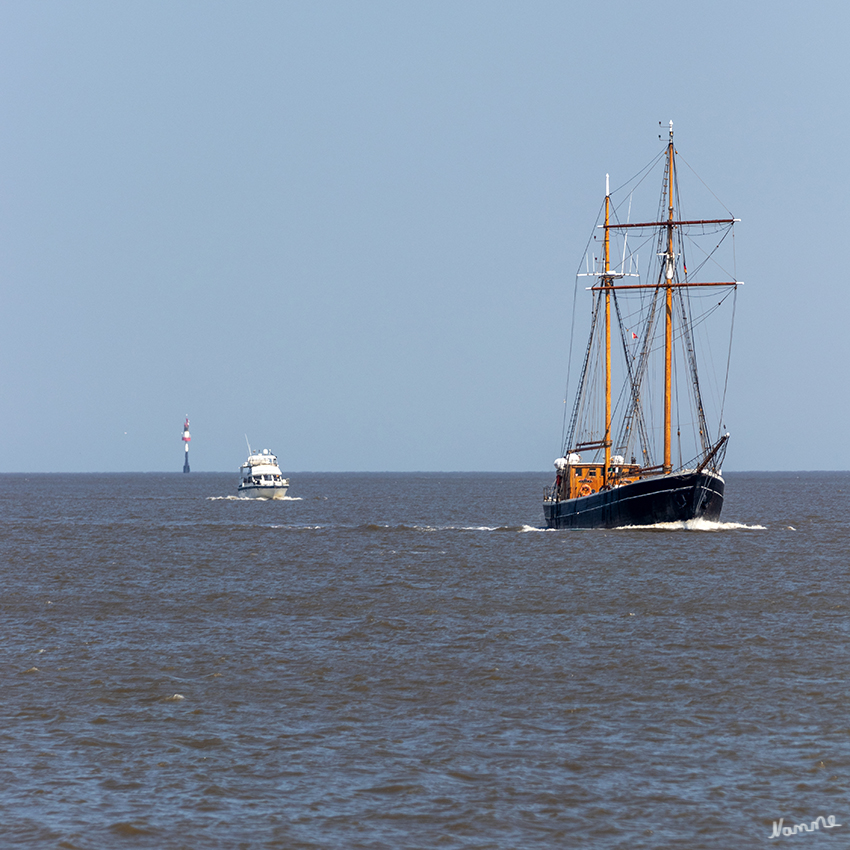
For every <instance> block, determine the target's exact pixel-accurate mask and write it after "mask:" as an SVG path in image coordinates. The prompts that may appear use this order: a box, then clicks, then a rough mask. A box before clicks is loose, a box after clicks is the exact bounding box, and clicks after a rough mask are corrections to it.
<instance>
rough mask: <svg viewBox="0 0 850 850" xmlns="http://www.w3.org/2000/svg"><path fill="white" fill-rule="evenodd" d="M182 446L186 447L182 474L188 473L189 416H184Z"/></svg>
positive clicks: (190, 436)
mask: <svg viewBox="0 0 850 850" xmlns="http://www.w3.org/2000/svg"><path fill="white" fill-rule="evenodd" d="M181 439H182V440H183V445H184V446H185V447H186V454H185V460H184V461H183V472H188V471H189V441H190V440H191V439H192V435H191V434H190V433H189V416H188V414H187V415H186V421H185V422H184V423H183V437H182V438H181Z"/></svg>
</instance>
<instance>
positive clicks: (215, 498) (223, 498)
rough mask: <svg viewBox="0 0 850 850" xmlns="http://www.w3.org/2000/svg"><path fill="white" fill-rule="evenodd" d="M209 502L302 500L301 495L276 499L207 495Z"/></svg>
mask: <svg viewBox="0 0 850 850" xmlns="http://www.w3.org/2000/svg"><path fill="white" fill-rule="evenodd" d="M207 501H208V502H301V501H303V499H302V497H301V496H278V497H277V498H275V499H252V498H251V497H250V496H207Z"/></svg>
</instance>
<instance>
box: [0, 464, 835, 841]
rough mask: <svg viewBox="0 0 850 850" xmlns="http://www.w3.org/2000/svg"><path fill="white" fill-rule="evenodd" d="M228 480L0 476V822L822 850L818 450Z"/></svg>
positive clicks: (211, 834) (26, 833)
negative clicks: (644, 505) (673, 493)
mask: <svg viewBox="0 0 850 850" xmlns="http://www.w3.org/2000/svg"><path fill="white" fill-rule="evenodd" d="M235 478H236V476H235V475H225V474H198V473H192V474H191V475H181V474H180V473H176V474H162V475H156V474H148V475H55V476H54V475H30V476H27V475H2V476H0V511H2V513H1V514H0V637H2V649H3V653H2V667H0V686H1V687H0V711H2V726H0V756H2V758H0V847H31V848H42V847H56V848H103V847H134V848H136V847H137V848H219V847H220V848H236V847H280V848H532V847H546V848H548V847H552V848H562V847H568V848H571V847H576V848H666V847H677V848H682V847H686V848H689V850H702V849H703V848H704V849H705V850H709V848H711V850H714V848H727V847H729V848H732V847H734V848H750V847H753V848H757V847H767V846H772V845H783V844H792V843H794V844H796V845H799V846H806V847H809V848H812V847H815V846H818V847H821V846H826V845H827V844H828V845H829V846H830V847H846V846H850V802H848V791H850V719H849V718H850V715H848V711H850V685H848V678H847V674H848V662H849V661H850V619H848V614H850V590H848V561H850V555H849V554H848V552H850V546H849V545H848V542H850V473H793V474H792V473H787V474H779V473H773V474H764V473H746V474H745V473H739V474H729V475H727V476H726V478H727V488H726V494H727V495H726V505H725V508H724V514H723V522H722V523H720V524H717V525H713V526H711V525H710V526H703V527H701V528H700V529H696V530H684V529H682V528H675V529H664V530H658V529H655V530H646V529H642V530H617V531H545V530H542V529H541V525H542V493H543V488H544V486H545V485H547V484H549V483H550V481H549V476H548V475H539V474H502V475H500V474H482V475H475V474H427V475H424V474H423V475H416V474H404V475H402V474H399V475H391V474H380V475H379V474H374V475H367V474H360V475H342V474H322V475H320V474H306V473H305V474H301V475H293V476H292V487H291V490H290V495H291V496H292V497H293V498H292V499H288V500H285V501H280V502H255V501H244V500H237V499H234V498H227V497H228V496H232V495H234V494H235V484H236V480H235ZM829 815H833V816H834V817H835V822H836V823H838V824H841V826H836V827H833V828H831V829H823V828H821V829H819V830H818V832H817V834H805V835H803V834H797V835H794V836H793V837H783V836H780V837H779V838H771V837H770V836H771V831H772V828H773V823H774V821H778V820H779V819H780V818H784V823H785V825H786V826H788V825H789V824H790V825H794V824H799V823H807V824H809V823H811V821H813V820H814V819H815V818H817V817H818V816H823V817H824V818H825V817H827V816H829Z"/></svg>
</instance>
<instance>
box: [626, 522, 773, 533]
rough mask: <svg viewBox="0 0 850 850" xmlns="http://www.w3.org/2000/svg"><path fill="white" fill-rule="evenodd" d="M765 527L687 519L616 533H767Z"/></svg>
mask: <svg viewBox="0 0 850 850" xmlns="http://www.w3.org/2000/svg"><path fill="white" fill-rule="evenodd" d="M766 530H767V526H764V525H747V524H746V523H744V522H716V521H714V520H709V519H686V520H682V521H680V522H658V523H656V524H655V525H624V526H621V527H620V528H617V529H615V531H766Z"/></svg>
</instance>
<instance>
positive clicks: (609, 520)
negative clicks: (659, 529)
mask: <svg viewBox="0 0 850 850" xmlns="http://www.w3.org/2000/svg"><path fill="white" fill-rule="evenodd" d="M724 486H725V485H724V481H723V479H722V478H721V477H720V476H719V475H716V474H714V473H711V472H677V473H674V474H671V475H659V476H657V477H654V478H643V479H641V480H640V481H635V482H633V483H631V484H624V485H623V486H622V487H615V488H613V489H611V490H604V491H602V492H600V493H592V494H591V495H590V496H583V497H580V498H578V499H563V500H560V501H559V500H551V499H546V500H544V502H543V514H544V516H545V519H546V525H547V526H548V527H549V528H622V527H624V526H628V525H655V524H657V523H661V522H684V521H687V520H691V519H706V520H717V519H719V518H720V511H721V510H722V508H723V491H724Z"/></svg>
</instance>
